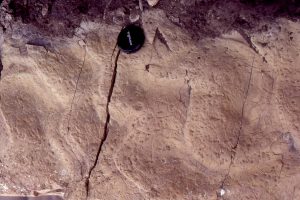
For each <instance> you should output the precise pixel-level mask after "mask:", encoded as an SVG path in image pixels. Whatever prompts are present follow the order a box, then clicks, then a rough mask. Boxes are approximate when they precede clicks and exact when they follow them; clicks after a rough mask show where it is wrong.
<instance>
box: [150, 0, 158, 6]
mask: <svg viewBox="0 0 300 200" xmlns="http://www.w3.org/2000/svg"><path fill="white" fill-rule="evenodd" d="M147 2H148V4H149V6H151V7H153V6H155V5H156V4H157V3H158V2H159V0H147Z"/></svg>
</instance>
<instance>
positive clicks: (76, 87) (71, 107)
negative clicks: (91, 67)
mask: <svg viewBox="0 0 300 200" xmlns="http://www.w3.org/2000/svg"><path fill="white" fill-rule="evenodd" d="M85 58H86V48H85V51H84V57H83V62H82V65H81V68H80V71H79V74H78V77H77V80H76V84H75V91H74V94H73V98H72V101H71V106H70V111H69V115H68V122H67V123H68V126H67V128H68V133H69V132H70V121H71V115H72V111H73V106H74V100H75V97H76V93H77V90H78V83H79V80H80V77H81V74H82V70H83V68H84V65H85Z"/></svg>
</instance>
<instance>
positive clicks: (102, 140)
mask: <svg viewBox="0 0 300 200" xmlns="http://www.w3.org/2000/svg"><path fill="white" fill-rule="evenodd" d="M115 48H116V46H115ZM115 48H114V50H113V53H112V56H111V59H112V57H113V54H114V52H115ZM119 56H120V50H118V53H117V55H116V58H115V61H114V69H113V74H112V78H111V84H110V88H109V92H108V96H107V102H106V121H105V125H104V133H103V137H102V139H101V141H100V144H99V148H98V152H97V155H96V159H95V162H94V164H93V166H92V167H91V168H90V170H89V173H88V176H87V178H86V181H85V189H86V199H88V197H89V191H90V177H91V174H92V172H93V170H94V169H95V168H96V166H97V163H98V160H99V157H100V154H101V151H102V147H103V145H104V143H105V141H106V139H107V135H108V132H109V127H108V126H109V123H110V113H109V103H110V101H111V97H112V94H113V91H114V87H115V82H116V77H117V68H118V59H119Z"/></svg>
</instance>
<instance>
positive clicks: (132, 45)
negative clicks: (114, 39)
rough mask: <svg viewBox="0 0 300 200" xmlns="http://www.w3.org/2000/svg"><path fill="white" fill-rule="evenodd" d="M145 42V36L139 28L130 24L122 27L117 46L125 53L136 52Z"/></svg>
mask: <svg viewBox="0 0 300 200" xmlns="http://www.w3.org/2000/svg"><path fill="white" fill-rule="evenodd" d="M144 42H145V34H144V31H143V29H142V28H141V27H139V26H137V25H134V24H130V25H128V26H126V27H124V28H123V29H122V30H121V32H120V34H119V36H118V46H119V48H120V49H121V50H122V51H124V52H125V53H134V52H136V51H138V50H139V49H140V48H141V47H142V46H143V44H144Z"/></svg>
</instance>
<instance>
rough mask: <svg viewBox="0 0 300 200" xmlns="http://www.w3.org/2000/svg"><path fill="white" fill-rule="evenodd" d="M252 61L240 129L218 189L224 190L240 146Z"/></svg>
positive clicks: (250, 80)
mask: <svg viewBox="0 0 300 200" xmlns="http://www.w3.org/2000/svg"><path fill="white" fill-rule="evenodd" d="M254 59H255V55H254V57H253V60H252V66H251V71H250V75H249V79H248V83H247V88H246V92H245V96H244V100H243V106H242V111H241V119H240V127H239V130H238V134H237V140H236V142H235V144H234V146H233V147H232V148H231V150H232V154H231V160H230V164H229V167H228V170H227V173H226V175H225V177H224V179H223V181H222V183H221V186H220V188H224V184H225V182H226V180H227V179H228V177H229V174H230V171H231V167H232V164H233V162H234V160H235V156H236V152H237V151H236V150H237V147H238V146H239V144H240V139H241V135H242V131H243V125H244V112H245V105H246V102H247V98H248V96H249V89H250V85H251V82H252V75H253V66H254Z"/></svg>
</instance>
